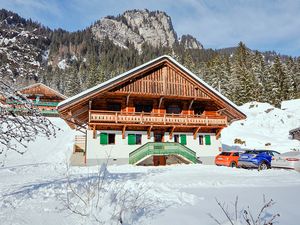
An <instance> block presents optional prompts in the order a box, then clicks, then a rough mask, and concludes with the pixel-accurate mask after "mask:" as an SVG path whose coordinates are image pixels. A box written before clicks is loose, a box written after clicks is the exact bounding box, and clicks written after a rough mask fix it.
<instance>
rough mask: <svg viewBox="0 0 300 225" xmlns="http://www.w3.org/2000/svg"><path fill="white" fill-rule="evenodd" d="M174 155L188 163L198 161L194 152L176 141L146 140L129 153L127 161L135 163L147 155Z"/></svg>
mask: <svg viewBox="0 0 300 225" xmlns="http://www.w3.org/2000/svg"><path fill="white" fill-rule="evenodd" d="M168 155H176V156H179V157H181V158H183V159H184V160H185V161H187V162H189V163H198V159H197V157H196V153H195V152H194V151H193V150H191V149H189V148H187V147H186V146H184V145H182V144H180V143H176V142H148V143H146V144H144V145H142V146H141V147H139V148H138V149H136V150H135V151H133V152H131V153H130V154H129V163H130V164H134V165H137V164H139V163H140V162H142V161H143V160H145V159H146V158H148V157H149V156H168Z"/></svg>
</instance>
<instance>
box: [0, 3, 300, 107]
mask: <svg viewBox="0 0 300 225" xmlns="http://www.w3.org/2000/svg"><path fill="white" fill-rule="evenodd" d="M164 54H168V55H170V56H172V57H173V58H175V59H176V60H177V61H178V62H179V63H181V64H183V65H184V66H186V67H187V68H189V69H190V70H191V71H193V72H194V73H195V74H197V75H198V76H199V77H201V78H202V79H203V80H204V81H206V82H207V83H208V84H210V85H211V86H212V87H214V88H216V89H218V90H219V91H221V93H222V94H223V95H225V96H226V97H228V98H230V99H231V100H232V101H234V102H235V103H236V104H238V105H241V104H244V103H246V102H250V101H260V102H269V103H271V104H273V105H276V106H279V105H280V103H281V102H282V101H283V100H288V99H293V98H300V58H292V57H289V56H281V55H279V54H277V53H275V52H263V53H261V52H258V51H253V50H251V49H249V48H247V46H246V45H245V44H244V43H242V42H241V43H239V44H238V46H237V47H233V48H227V49H220V50H212V49H205V48H203V46H202V44H201V43H200V42H199V41H198V40H197V39H196V38H195V37H193V36H191V35H189V34H186V35H182V36H181V37H180V38H178V36H177V34H176V31H175V30H174V28H173V25H172V21H171V18H170V17H169V16H168V15H167V14H166V13H165V12H161V11H149V10H129V11H126V12H124V13H123V14H120V15H118V16H107V17H105V18H102V19H100V20H98V21H96V22H95V23H94V24H93V25H91V26H89V27H87V28H86V29H83V30H80V31H77V32H68V31H65V30H63V29H55V30H51V29H49V28H47V27H44V26H43V25H41V24H39V23H37V22H33V21H31V20H30V19H24V18H22V17H20V16H19V15H17V14H16V13H13V12H10V11H7V10H5V9H2V10H0V76H1V79H6V80H10V81H12V82H14V84H15V85H18V86H24V85H28V84H31V83H35V82H42V83H44V84H46V85H48V86H50V87H52V88H54V89H57V90H58V91H59V92H61V93H63V94H65V95H67V96H72V95H74V94H76V93H78V92H80V91H83V90H85V89H87V88H89V87H92V86H94V85H95V84H98V83H101V82H104V81H105V80H107V79H110V78H112V77H114V76H116V75H118V74H120V73H123V72H125V71H127V70H129V69H132V68H134V67H136V66H138V65H141V64H142V63H145V62H147V61H149V60H152V59H154V58H156V57H158V56H161V55H164Z"/></svg>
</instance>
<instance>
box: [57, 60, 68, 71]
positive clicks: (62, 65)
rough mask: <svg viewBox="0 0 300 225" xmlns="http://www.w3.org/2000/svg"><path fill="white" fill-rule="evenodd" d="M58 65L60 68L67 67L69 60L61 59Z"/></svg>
mask: <svg viewBox="0 0 300 225" xmlns="http://www.w3.org/2000/svg"><path fill="white" fill-rule="evenodd" d="M57 66H58V68H60V69H62V70H64V69H66V68H67V67H68V65H67V62H66V60H65V59H63V60H61V61H59V62H58V64H57Z"/></svg>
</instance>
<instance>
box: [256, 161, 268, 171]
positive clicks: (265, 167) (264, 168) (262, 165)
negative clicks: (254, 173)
mask: <svg viewBox="0 0 300 225" xmlns="http://www.w3.org/2000/svg"><path fill="white" fill-rule="evenodd" d="M266 169H269V167H268V165H267V164H266V163H265V162H261V163H260V164H259V166H258V170H266Z"/></svg>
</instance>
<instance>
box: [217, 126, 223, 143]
mask: <svg viewBox="0 0 300 225" xmlns="http://www.w3.org/2000/svg"><path fill="white" fill-rule="evenodd" d="M222 130H223V128H220V129H218V130H217V132H216V139H217V140H218V139H219V138H220V136H221V131H222Z"/></svg>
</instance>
